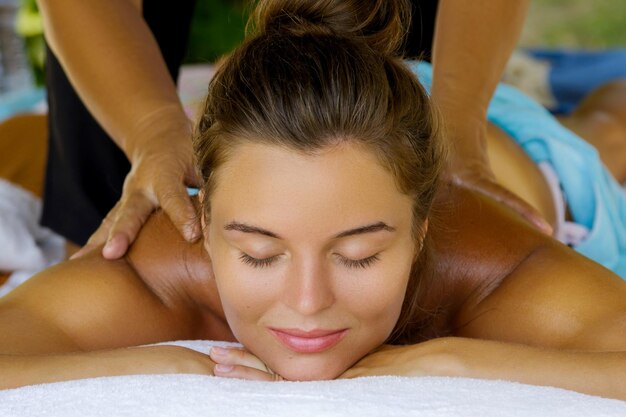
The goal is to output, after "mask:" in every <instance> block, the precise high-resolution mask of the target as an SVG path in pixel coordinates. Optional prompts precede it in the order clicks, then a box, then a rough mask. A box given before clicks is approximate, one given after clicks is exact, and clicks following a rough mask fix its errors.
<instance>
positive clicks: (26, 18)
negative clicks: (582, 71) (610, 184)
mask: <svg viewBox="0 0 626 417" xmlns="http://www.w3.org/2000/svg"><path fill="white" fill-rule="evenodd" d="M105 1H106V0H105ZM511 1H514V0H511ZM21 2H22V8H21V11H20V15H19V18H18V24H17V26H18V30H19V32H20V33H21V34H22V35H23V36H24V37H25V39H26V45H27V49H28V56H29V59H30V62H31V64H32V66H33V67H34V72H35V78H36V80H37V81H38V82H39V83H41V80H42V78H41V74H42V68H43V42H42V38H41V22H40V20H39V19H38V16H37V11H36V4H35V0H21ZM246 5H247V2H246V1H245V0H197V6H196V12H195V16H194V20H193V24H192V28H191V36H190V45H189V50H188V54H187V59H186V62H187V63H194V62H213V61H215V60H216V59H218V58H219V57H220V56H222V55H223V54H225V53H227V52H229V51H230V50H232V49H233V48H234V47H235V46H236V45H237V44H238V43H239V42H240V41H241V40H242V39H243V34H244V26H245V22H246V19H247V10H248V9H247V6H246ZM520 45H522V46H531V47H537V46H545V47H576V48H593V49H597V48H609V47H624V46H626V1H625V0H593V1H592V0H531V7H530V11H529V15H528V19H527V22H526V25H525V28H524V32H523V34H522V37H521V40H520Z"/></svg>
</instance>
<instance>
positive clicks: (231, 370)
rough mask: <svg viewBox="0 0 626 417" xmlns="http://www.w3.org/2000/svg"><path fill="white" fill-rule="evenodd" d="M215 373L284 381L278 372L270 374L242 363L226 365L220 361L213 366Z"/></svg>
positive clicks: (224, 375)
mask: <svg viewBox="0 0 626 417" xmlns="http://www.w3.org/2000/svg"><path fill="white" fill-rule="evenodd" d="M213 374H214V375H215V376H220V377H223V378H238V379H248V380H251V381H282V380H283V378H282V377H281V376H280V375H278V374H270V373H268V372H264V371H260V370H258V369H256V368H249V367H247V366H241V365H224V364H220V363H218V364H217V365H215V367H214V368H213Z"/></svg>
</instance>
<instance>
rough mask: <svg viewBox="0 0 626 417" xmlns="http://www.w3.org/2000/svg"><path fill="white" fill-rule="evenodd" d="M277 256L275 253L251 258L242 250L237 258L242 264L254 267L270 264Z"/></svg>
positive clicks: (263, 266)
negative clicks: (264, 256) (259, 257)
mask: <svg viewBox="0 0 626 417" xmlns="http://www.w3.org/2000/svg"><path fill="white" fill-rule="evenodd" d="M278 256H279V255H275V256H270V257H269V258H263V259H258V258H253V257H252V256H250V255H248V254H247V253H243V252H242V253H241V255H240V256H239V259H241V261H242V262H243V263H244V264H246V265H250V266H252V267H254V268H265V267H268V266H271V265H272V264H273V263H274V261H275V260H276V259H277V258H278Z"/></svg>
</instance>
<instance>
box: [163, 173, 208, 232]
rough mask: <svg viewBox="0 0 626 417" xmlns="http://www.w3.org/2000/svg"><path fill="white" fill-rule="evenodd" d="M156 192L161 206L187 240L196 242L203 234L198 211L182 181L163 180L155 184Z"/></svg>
mask: <svg viewBox="0 0 626 417" xmlns="http://www.w3.org/2000/svg"><path fill="white" fill-rule="evenodd" d="M155 194H156V196H157V199H158V200H159V203H160V204H161V207H163V210H164V211H165V212H166V213H167V215H168V217H169V218H170V220H171V221H172V223H173V224H174V226H176V228H177V229H178V231H179V232H180V234H181V235H183V237H184V238H185V240H187V241H188V242H194V241H196V240H198V239H199V238H200V237H201V236H202V231H201V230H200V221H199V219H198V214H197V211H196V209H195V208H194V206H193V204H192V203H191V198H189V195H188V194H187V188H186V187H184V186H183V185H182V182H179V181H170V180H167V181H165V180H164V181H161V182H159V183H157V184H155Z"/></svg>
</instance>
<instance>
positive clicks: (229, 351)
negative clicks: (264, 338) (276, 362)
mask: <svg viewBox="0 0 626 417" xmlns="http://www.w3.org/2000/svg"><path fill="white" fill-rule="evenodd" d="M209 356H210V357H211V359H212V360H213V361H214V362H215V363H216V365H215V368H214V370H213V373H214V375H215V376H221V377H224V378H240V379H250V380H254V381H283V380H284V379H283V377H281V376H280V375H278V374H276V373H274V372H272V370H271V369H269V368H268V367H267V365H265V364H264V363H263V362H262V361H261V360H260V359H259V358H257V357H256V356H254V355H253V354H252V353H250V352H248V351H247V350H245V349H243V348H222V347H219V346H213V347H212V348H211V351H210V352H209Z"/></svg>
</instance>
